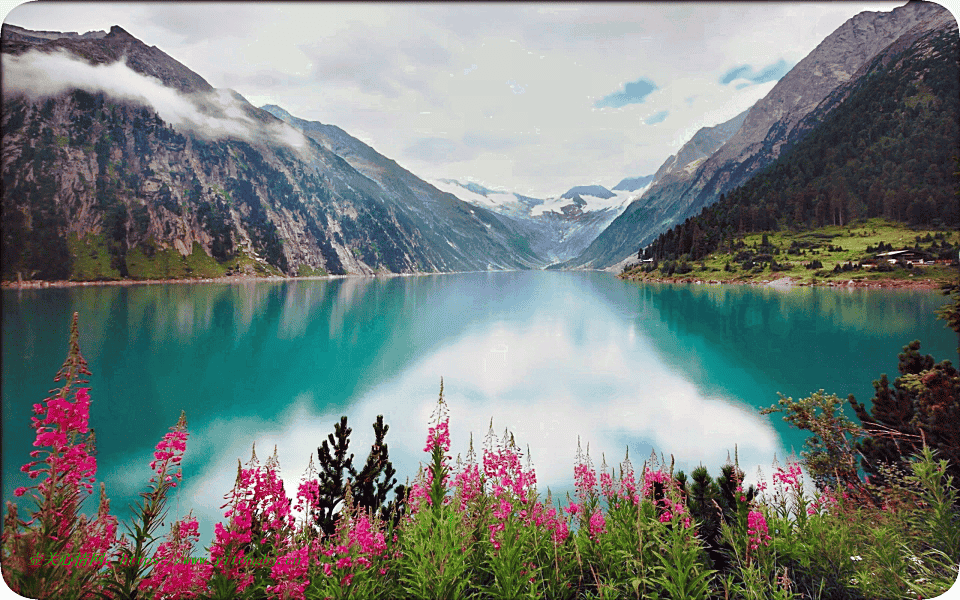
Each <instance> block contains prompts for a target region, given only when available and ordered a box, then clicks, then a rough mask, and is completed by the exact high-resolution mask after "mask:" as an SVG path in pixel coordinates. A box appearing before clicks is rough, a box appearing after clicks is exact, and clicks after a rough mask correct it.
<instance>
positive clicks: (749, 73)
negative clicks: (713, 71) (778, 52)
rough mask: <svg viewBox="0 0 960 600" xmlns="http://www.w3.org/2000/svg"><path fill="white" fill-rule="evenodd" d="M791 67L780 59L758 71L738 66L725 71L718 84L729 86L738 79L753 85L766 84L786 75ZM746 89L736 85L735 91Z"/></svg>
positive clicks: (746, 66) (745, 66) (742, 85)
mask: <svg viewBox="0 0 960 600" xmlns="http://www.w3.org/2000/svg"><path fill="white" fill-rule="evenodd" d="M791 68H792V66H791V65H790V64H788V63H787V61H785V60H783V59H782V58H781V59H780V60H778V61H777V62H775V63H772V64H769V65H767V66H766V67H764V68H762V69H761V70H759V71H755V70H754V68H753V67H752V66H750V65H740V66H738V67H734V68H732V69H730V70H729V71H727V72H726V73H725V74H724V75H723V76H722V77H720V83H722V84H723V85H729V84H730V83H732V82H734V81H736V80H738V79H746V80H748V81H752V82H753V83H767V82H768V81H777V80H779V79H780V78H781V77H783V76H784V75H786V74H787V73H788V72H789V71H790V69H791ZM743 87H746V86H745V85H744V84H738V85H737V89H741V88H743Z"/></svg>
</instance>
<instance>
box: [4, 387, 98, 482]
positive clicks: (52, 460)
mask: <svg viewBox="0 0 960 600" xmlns="http://www.w3.org/2000/svg"><path fill="white" fill-rule="evenodd" d="M34 413H35V414H36V415H37V416H35V417H31V418H30V421H31V425H30V426H31V427H33V428H34V429H35V430H36V432H37V435H36V439H35V440H34V442H33V445H34V446H36V447H38V448H49V450H35V451H33V452H31V453H30V456H31V457H33V458H40V457H41V456H43V455H46V456H45V457H44V458H42V459H40V460H34V461H30V462H28V463H26V464H25V465H23V467H21V468H20V470H21V471H22V472H24V473H26V474H27V475H28V476H29V477H30V478H31V479H37V478H38V476H39V475H41V474H43V475H46V477H45V478H44V479H43V480H42V481H41V482H40V484H39V485H38V486H37V490H38V491H39V492H40V495H41V496H43V497H48V496H49V495H50V494H52V493H53V492H54V489H55V488H56V489H60V490H64V489H69V490H72V489H76V488H77V487H82V488H84V489H86V490H87V492H88V493H93V483H94V481H95V477H94V476H95V475H96V473H97V460H96V458H95V457H94V456H93V454H92V452H91V450H92V448H91V447H89V442H91V441H92V440H91V439H90V438H89V436H88V439H87V441H86V442H80V443H77V439H78V438H79V437H80V435H81V434H86V433H88V432H89V427H88V423H89V421H90V390H89V388H80V389H78V390H77V391H76V394H75V395H74V401H73V402H71V401H70V400H67V399H66V398H60V397H58V396H54V397H52V398H49V399H47V401H46V406H44V405H42V404H35V405H34ZM38 465H45V467H43V468H39V469H38V468H35V467H37V466H38ZM20 490H22V491H20V494H18V495H20V496H22V495H23V494H24V493H26V491H27V488H20Z"/></svg>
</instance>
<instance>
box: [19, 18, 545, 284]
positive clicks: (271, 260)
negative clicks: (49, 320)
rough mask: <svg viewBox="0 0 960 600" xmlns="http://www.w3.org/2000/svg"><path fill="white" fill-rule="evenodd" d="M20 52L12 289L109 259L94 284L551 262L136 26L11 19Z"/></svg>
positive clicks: (353, 144) (470, 211) (486, 216)
mask: <svg viewBox="0 0 960 600" xmlns="http://www.w3.org/2000/svg"><path fill="white" fill-rule="evenodd" d="M2 50H3V54H2V58H3V75H4V103H3V112H2V127H3V132H4V136H3V146H2V176H3V184H4V185H3V203H2V208H3V256H2V266H3V278H4V279H16V278H17V277H18V276H20V277H23V278H25V279H30V278H36V279H67V278H71V277H74V278H91V276H90V275H89V274H86V275H84V274H83V273H81V272H78V268H79V267H78V265H81V264H84V263H85V262H88V257H87V256H86V255H87V254H88V253H89V254H90V259H91V260H95V261H96V260H101V259H102V261H103V262H104V265H103V268H102V269H101V271H98V273H99V275H97V276H95V277H94V278H96V277H124V276H130V277H148V276H157V274H159V276H164V274H165V273H166V272H165V271H164V269H165V268H166V267H165V266H164V265H168V263H169V261H171V260H176V261H182V262H183V263H184V264H185V265H187V266H186V268H187V271H188V272H189V271H190V269H192V268H194V267H193V266H191V265H194V264H195V263H194V262H190V261H194V260H200V259H203V260H205V261H207V262H206V263H205V264H208V265H213V267H211V268H212V269H213V271H214V272H216V273H219V274H223V272H237V271H239V272H257V273H283V274H298V273H299V274H307V273H309V274H312V273H323V272H326V273H355V274H370V273H376V272H393V273H421V272H439V271H465V270H487V269H518V268H530V267H538V266H540V265H542V264H544V263H545V262H546V261H545V260H544V259H542V258H540V257H539V256H537V255H536V254H535V253H534V252H533V251H531V250H530V248H529V246H528V244H527V242H526V240H525V239H524V238H523V237H522V235H521V234H520V233H519V232H518V231H517V229H516V227H514V226H513V225H512V223H511V222H509V221H508V220H506V219H504V218H503V217H502V216H500V215H497V214H495V213H493V212H491V211H489V210H486V209H484V208H482V207H476V206H471V205H470V204H467V203H465V202H463V201H461V200H459V199H458V198H456V197H455V196H453V195H451V194H445V193H442V192H440V191H439V190H437V189H436V188H434V187H433V186H431V185H429V184H427V183H426V182H424V181H422V180H420V179H418V178H416V177H415V176H414V175H412V174H411V173H409V172H407V171H405V170H404V169H402V168H400V167H399V166H398V165H397V164H396V163H394V162H393V161H390V160H389V159H386V158H385V157H383V156H381V155H379V154H378V153H376V151H374V150H373V149H372V148H370V147H369V146H366V145H365V144H362V143H361V142H359V141H358V140H355V139H354V138H352V137H350V136H349V135H348V134H346V133H345V132H343V131H342V130H340V129H339V128H336V127H333V126H329V125H322V124H319V123H313V124H311V123H307V122H305V121H300V120H298V119H294V118H293V117H290V116H289V115H285V113H284V115H285V117H286V119H287V121H288V122H289V123H290V124H288V123H286V122H284V120H281V119H278V118H277V117H276V116H274V115H273V114H271V112H268V111H266V110H261V109H258V108H256V107H254V106H252V105H250V104H249V103H247V102H246V100H244V99H243V98H242V97H241V96H240V95H239V94H236V93H235V92H231V91H229V90H215V89H214V88H212V87H211V86H210V85H209V84H208V83H207V82H206V81H205V80H204V79H203V78H202V77H200V76H199V75H197V74H196V73H194V72H192V71H191V70H190V69H188V68H187V67H185V66H184V65H182V64H180V63H179V62H177V61H175V60H174V59H172V58H170V57H169V56H167V55H166V54H164V53H163V52H162V51H160V50H158V49H157V48H155V47H148V46H146V45H145V44H143V43H142V42H140V41H139V40H137V39H136V38H134V37H133V36H131V35H130V34H128V33H127V32H125V31H124V30H123V29H121V28H119V27H113V28H111V30H110V32H109V33H107V34H103V35H99V34H94V35H86V34H85V35H84V36H79V35H77V34H57V33H54V32H29V31H28V30H24V29H21V28H13V27H10V26H7V25H4V28H3V37H2ZM38 73H39V74H47V75H48V77H46V79H44V81H48V82H50V83H48V84H47V85H46V86H40V87H38V85H37V84H36V83H35V82H37V81H38V78H37V74H38ZM274 112H278V113H279V112H280V109H276V110H275V111H274ZM98 253H100V255H101V256H99V258H98V257H97V254H98ZM181 257H183V258H181ZM188 259H190V261H188ZM201 262H203V261H201Z"/></svg>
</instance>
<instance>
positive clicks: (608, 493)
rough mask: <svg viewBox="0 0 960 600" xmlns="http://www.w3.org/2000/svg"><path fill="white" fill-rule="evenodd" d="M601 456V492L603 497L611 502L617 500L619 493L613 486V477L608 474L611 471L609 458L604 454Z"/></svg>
mask: <svg viewBox="0 0 960 600" xmlns="http://www.w3.org/2000/svg"><path fill="white" fill-rule="evenodd" d="M600 456H601V458H602V461H601V463H600V491H601V492H602V493H603V497H604V498H606V499H607V502H610V501H611V500H614V499H615V498H616V496H617V492H616V490H615V489H614V486H613V476H612V475H611V474H610V473H608V472H607V471H608V469H609V467H608V466H607V457H606V456H605V455H603V454H601V455H600Z"/></svg>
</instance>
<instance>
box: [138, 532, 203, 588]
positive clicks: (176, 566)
mask: <svg viewBox="0 0 960 600" xmlns="http://www.w3.org/2000/svg"><path fill="white" fill-rule="evenodd" d="M198 528H199V525H198V523H197V520H196V519H194V518H193V517H192V516H188V517H186V518H185V519H183V520H182V521H177V522H176V523H174V524H173V525H172V526H171V527H170V533H169V535H168V536H167V540H166V541H165V542H163V543H162V544H160V546H158V547H157V551H156V553H155V554H154V560H155V561H156V563H155V564H154V567H153V571H152V572H151V573H150V576H149V577H147V578H146V579H144V581H143V586H144V587H145V588H146V589H148V590H153V591H154V598H155V599H156V600H160V599H161V598H171V599H173V600H179V599H181V598H196V597H197V596H198V595H199V594H201V593H204V592H206V589H207V583H206V582H207V572H208V570H209V565H208V564H206V563H201V562H199V561H195V560H191V553H192V550H193V546H194V544H196V543H197V542H199V541H200V533H199V529H198Z"/></svg>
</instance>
